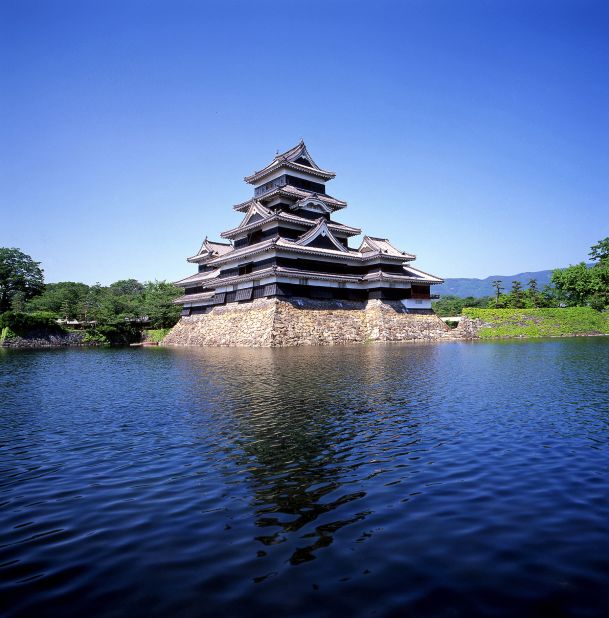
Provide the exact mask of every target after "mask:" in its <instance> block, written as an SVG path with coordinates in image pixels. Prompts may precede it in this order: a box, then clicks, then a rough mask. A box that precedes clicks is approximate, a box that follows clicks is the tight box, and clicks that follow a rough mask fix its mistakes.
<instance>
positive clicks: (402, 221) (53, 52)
mask: <svg viewBox="0 0 609 618" xmlns="http://www.w3.org/2000/svg"><path fill="white" fill-rule="evenodd" d="M0 62H1V64H0V118H1V123H0V208H1V211H2V214H1V220H0V245H1V246H16V247H19V248H21V249H22V250H23V251H25V252H26V253H29V254H30V255H32V256H33V257H34V258H35V259H36V260H39V261H41V262H42V266H43V267H44V269H45V273H46V279H47V281H49V282H52V281H64V280H72V281H84V282H86V283H94V282H96V281H100V282H101V283H104V284H107V283H110V282H112V281H115V280H117V279H123V278H129V277H135V278H137V279H140V280H153V279H169V280H175V279H178V278H181V277H183V276H186V275H188V274H190V273H191V272H192V271H193V268H192V266H191V265H189V264H187V263H186V262H185V258H186V257H187V256H188V255H192V254H193V253H194V252H195V251H196V250H197V248H198V246H199V245H200V243H201V240H202V238H203V237H204V236H205V235H206V234H207V235H209V236H210V238H214V237H218V236H219V233H220V232H221V231H222V230H225V229H229V228H232V227H234V226H235V225H237V224H238V223H239V220H240V218H239V215H238V213H235V212H234V211H233V210H232V208H231V206H232V205H233V204H235V203H237V202H240V201H243V200H245V199H247V198H248V197H249V196H250V195H251V193H252V188H251V187H250V186H249V185H247V184H245V183H244V182H243V180H242V179H243V176H245V175H246V174H249V173H251V172H252V171H254V170H255V169H260V168H261V167H263V166H264V165H265V164H266V163H268V162H269V160H270V159H272V157H273V155H274V153H275V152H276V150H277V149H280V150H284V149H287V148H289V147H291V146H292V145H294V144H295V143H296V142H298V140H299V139H300V138H301V137H302V138H304V139H305V141H306V143H307V145H308V147H309V150H310V152H311V154H312V155H313V157H314V158H315V159H316V161H317V163H318V164H320V165H321V166H322V167H325V168H328V169H332V170H334V171H336V172H337V177H336V179H335V180H333V181H331V182H330V183H329V184H328V192H329V193H330V194H332V195H335V196H336V197H339V198H342V199H345V200H347V201H348V203H349V207H348V208H347V209H346V210H344V211H342V212H340V213H338V216H337V217H336V218H337V220H339V221H342V222H345V223H349V224H352V225H357V226H358V227H361V228H362V229H363V230H364V232H366V233H369V234H371V235H374V236H385V237H389V238H390V239H391V240H392V241H393V242H394V244H395V245H397V246H398V247H399V248H400V249H404V250H407V251H410V252H414V253H416V254H417V255H418V260H417V262H416V265H418V266H419V267H420V268H422V269H423V270H426V271H429V272H432V273H435V274H438V275H440V276H446V277H459V276H463V277H485V276H487V275H491V274H505V275H509V274H513V273H516V272H519V271H525V270H539V269H545V268H554V267H558V266H566V265H568V264H570V263H576V262H578V261H580V260H582V259H585V258H586V256H587V253H588V250H589V247H590V245H591V244H593V243H595V242H596V241H597V240H598V239H600V238H604V237H605V236H609V200H608V196H609V68H608V67H609V5H608V4H607V3H606V2H587V1H586V0H578V1H573V2H560V1H559V0H552V1H548V2H535V1H527V2H518V1H499V0H498V1H495V2H492V1H487V2H476V1H463V2H436V1H433V0H430V1H423V0H420V1H411V2H408V1H404V2H388V1H382V0H381V1H378V0H377V1H375V2H372V1H371V2H365V3H364V2H347V1H337V0H325V1H316V0H312V1H308V2H302V1H300V2H292V1H287V0H283V1H282V2H270V1H264V0H262V1H261V0H256V1H255V2H234V1H231V0H224V1H222V2H220V1H218V2H213V3H212V2H209V3H206V2H203V1H198V2H195V1H192V2H186V1H181V0H172V1H166V2H160V1H154V0H152V1H150V0H148V1H143V0H142V1H130V0H121V1H120V2H113V1H111V0H105V1H101V0H100V1H95V2H94V1H91V2H87V1H83V0H81V1H78V2H68V1H62V0H56V1H53V0H46V1H41V2H32V1H28V0H19V1H15V2H9V1H0Z"/></svg>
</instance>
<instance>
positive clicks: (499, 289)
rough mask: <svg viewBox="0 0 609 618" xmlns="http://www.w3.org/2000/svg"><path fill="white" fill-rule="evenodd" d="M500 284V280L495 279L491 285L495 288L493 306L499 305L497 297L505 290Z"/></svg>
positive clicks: (501, 282)
mask: <svg viewBox="0 0 609 618" xmlns="http://www.w3.org/2000/svg"><path fill="white" fill-rule="evenodd" d="M502 284H503V281H501V279H495V280H494V281H493V282H492V284H491V285H492V286H493V287H494V288H495V305H499V297H500V296H501V294H502V292H503V290H504V289H505V288H504V287H503V285H502Z"/></svg>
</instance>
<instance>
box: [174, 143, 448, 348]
mask: <svg viewBox="0 0 609 618" xmlns="http://www.w3.org/2000/svg"><path fill="white" fill-rule="evenodd" d="M334 177H335V174H334V172H331V171H327V170H324V169H322V168H320V167H319V166H318V165H317V163H316V162H315V161H314V160H313V158H312V157H311V155H310V154H309V151H308V150H307V147H306V145H305V144H304V142H303V141H301V142H300V143H299V144H297V145H296V146H295V147H293V148H291V149H290V150H287V151H286V152H283V153H281V154H277V155H276V156H275V158H274V159H273V160H272V161H271V162H270V163H269V164H268V165H267V166H266V167H264V168H262V169H261V170H259V171H257V172H254V173H253V174H251V175H250V176H246V178H245V181H246V182H247V183H249V184H251V185H253V187H254V195H253V197H252V198H250V199H249V200H247V201H245V202H243V203H241V204H236V205H235V206H233V208H234V210H236V211H237V212H239V213H243V219H242V220H241V223H239V225H238V226H237V227H235V228H233V229H230V230H227V231H225V232H223V233H222V234H221V236H222V238H223V239H225V241H228V242H216V241H210V240H208V239H207V238H205V240H204V241H203V243H202V245H201V247H200V249H199V250H198V251H197V253H196V254H195V255H193V256H192V257H189V258H188V261H189V262H191V263H193V264H196V265H197V268H198V272H197V273H196V274H194V275H191V276H189V277H186V278H184V279H182V280H180V281H178V282H176V284H177V285H178V286H180V287H182V288H184V295H183V296H181V297H180V298H179V299H177V301H176V302H177V303H179V304H181V305H182V318H181V321H180V323H178V326H177V327H176V328H175V329H174V331H175V333H172V335H173V337H172V336H171V335H170V336H169V338H168V343H172V342H173V343H197V342H198V343H199V344H202V345H257V343H256V341H257V340H255V341H254V342H253V343H248V341H249V340H248V339H247V338H246V340H245V342H244V341H243V340H242V339H243V338H242V337H241V335H240V334H239V330H240V326H239V325H240V324H241V326H244V325H245V324H246V323H247V322H248V320H250V318H251V316H249V317H246V312H247V310H248V309H251V310H252V311H254V313H256V312H259V311H260V310H261V309H262V308H266V309H269V308H271V307H274V308H275V313H276V311H277V310H278V309H280V308H284V309H287V308H288V305H289V306H290V307H291V310H293V311H296V312H297V311H298V310H300V311H301V312H302V311H304V312H306V311H316V312H317V313H316V314H315V315H316V319H321V317H322V316H323V315H326V317H327V315H328V314H327V313H326V314H324V313H323V312H324V311H325V312H328V311H329V312H331V313H332V316H333V325H334V326H336V325H338V326H337V327H338V328H339V329H340V328H341V326H340V323H341V321H342V326H343V327H345V328H346V325H347V321H348V320H349V319H352V318H353V317H354V316H353V315H350V316H349V315H347V310H351V311H353V310H355V311H357V310H360V311H368V312H369V311H370V309H371V308H372V307H375V308H376V309H378V310H385V311H388V310H390V311H391V312H392V313H393V314H396V315H398V314H399V315H410V316H413V315H418V316H426V317H427V318H429V320H431V322H430V323H431V325H432V330H433V329H439V331H443V330H445V329H444V328H443V324H442V325H440V324H438V322H440V321H439V320H438V318H436V316H435V315H433V311H432V309H431V299H432V295H431V293H430V287H431V286H433V285H435V284H439V283H442V282H443V280H442V279H441V278H439V277H436V276H434V275H430V274H429V273H426V272H423V271H422V270H419V269H418V268H415V267H414V266H413V265H412V263H413V262H414V260H415V259H416V256H414V255H412V254H411V253H408V252H406V251H401V250H399V249H397V248H396V247H395V246H394V245H393V244H392V243H391V242H390V241H389V240H388V239H387V238H377V237H373V236H363V239H362V241H361V242H360V244H359V246H358V247H357V248H355V247H351V246H349V239H350V238H352V237H354V236H358V235H360V234H361V230H360V229H359V228H357V227H352V226H349V225H346V224H344V223H339V222H338V221H336V220H335V219H334V216H335V215H336V213H338V212H339V211H342V210H343V209H344V208H346V206H347V203H346V202H344V201H342V200H340V199H337V198H335V197H332V196H331V195H329V194H328V193H326V183H327V182H328V181H330V180H332V179H333V178H334ZM278 303H283V304H278ZM341 310H343V311H342V313H341ZM337 312H338V313H337ZM220 315H224V316H225V319H224V320H223V321H224V322H227V321H228V322H230V323H231V324H232V327H233V328H234V329H235V333H234V335H230V334H228V331H227V330H226V329H225V330H224V332H218V333H215V331H214V328H215V327H213V326H212V323H215V322H217V320H215V318H214V317H213V316H216V317H218V316H220ZM273 315H274V317H273V320H272V321H273V323H275V322H277V320H276V315H275V314H273ZM303 315H304V314H303ZM303 315H301V316H300V317H299V318H298V319H296V322H298V321H299V320H301V319H302V317H303ZM336 315H338V316H341V315H342V318H341V317H338V321H337V322H336V324H335V321H334V317H336ZM208 316H209V317H208ZM239 316H240V317H239ZM206 317H208V319H207V320H205V319H204V318H206ZM294 317H295V318H296V314H294ZM197 318H199V319H198V320H197ZM244 320H245V321H244ZM429 320H428V321H429ZM288 321H289V320H288ZM385 321H386V320H385ZM398 321H399V320H398ZM401 321H402V322H403V324H404V325H406V324H407V321H404V319H403V318H401ZM360 322H361V320H360ZM312 323H313V324H314V325H315V319H313V321H312ZM189 324H190V328H189V327H188V325H189ZM205 324H207V327H206V326H205ZM412 324H414V323H413V322H412V320H411V321H410V322H408V328H406V330H404V329H402V330H403V332H402V333H400V332H398V331H399V327H397V329H398V331H396V332H395V333H390V334H388V335H387V334H386V336H383V335H380V336H379V337H376V338H380V339H382V340H404V339H411V338H419V337H416V336H414V337H412V336H410V335H409V334H408V333H410V334H411V335H412V332H411V330H410V326H411V325H412ZM195 325H196V327H195ZM292 326H293V327H294V328H296V326H295V323H294V324H292ZM334 326H333V328H334ZM368 326H370V325H368ZM249 328H251V324H250V326H249ZM269 328H270V330H269V329H266V330H264V329H263V330H264V336H263V339H264V342H263V343H260V345H291V344H297V343H303V342H304V343H337V342H343V339H344V336H338V338H336V337H334V336H333V335H330V336H326V335H327V334H328V332H329V330H328V329H326V330H324V328H323V324H322V326H321V327H320V328H321V330H320V329H319V328H317V326H314V328H313V331H315V332H309V333H307V332H302V333H301V334H300V336H296V337H295V338H294V337H293V336H292V337H290V338H289V341H288V343H285V342H284V341H283V340H284V338H283V337H282V336H279V335H278V333H277V329H276V328H275V330H274V327H273V325H272V324H271V325H270V327H269ZM294 328H291V329H289V330H290V331H291V332H292V334H293V331H294ZM303 328H304V329H305V331H307V329H308V330H311V329H310V328H309V327H306V326H303ZM354 328H355V330H354V331H353V332H352V333H351V335H347V339H346V340H347V341H357V340H358V339H360V338H362V337H364V338H366V339H370V338H372V339H375V337H374V332H376V331H375V327H374V326H373V327H372V337H371V336H370V335H371V333H370V332H369V331H370V328H368V327H366V328H364V327H362V328H363V330H362V328H358V327H354ZM229 330H230V329H229ZM330 330H332V329H330ZM347 330H349V329H348V328H347ZM189 331H192V332H190V333H189ZM195 331H196V332H197V333H198V335H197V336H194V335H193V333H194V332H195ZM267 331H268V332H267ZM356 331H357V332H356ZM407 331H408V332H407ZM177 333H182V336H178V334H177ZM324 333H326V335H324ZM216 335H217V336H216ZM259 335H260V333H259ZM193 337H194V339H193ZM424 338H430V337H428V336H426V337H424ZM301 339H303V341H300V340H301ZM326 339H327V341H326Z"/></svg>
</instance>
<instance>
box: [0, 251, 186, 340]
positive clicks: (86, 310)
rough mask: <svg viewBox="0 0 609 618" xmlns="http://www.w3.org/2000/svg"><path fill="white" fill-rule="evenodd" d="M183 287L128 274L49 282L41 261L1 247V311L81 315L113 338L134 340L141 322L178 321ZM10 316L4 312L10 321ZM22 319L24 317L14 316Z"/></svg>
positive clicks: (48, 316)
mask: <svg viewBox="0 0 609 618" xmlns="http://www.w3.org/2000/svg"><path fill="white" fill-rule="evenodd" d="M181 294H182V290H181V289H180V288H178V287H177V286H175V285H173V284H172V283H168V282H166V281H147V282H144V283H141V282H139V281H137V280H136V279H123V280H120V281H116V282H114V283H111V284H110V285H108V286H102V285H100V284H99V283H96V284H95V285H87V284H85V283H79V282H75V281H62V282H59V283H46V284H45V282H44V271H43V269H42V268H41V267H40V262H36V261H34V260H33V259H32V258H31V257H30V256H29V255H27V254H25V253H23V252H22V251H20V250H19V249H15V248H7V247H1V248H0V314H6V313H9V312H10V313H12V314H15V315H22V314H25V315H28V316H30V322H28V323H32V322H31V319H32V318H33V319H36V318H39V319H40V320H41V322H40V324H42V323H43V321H45V320H46V323H47V324H48V320H49V319H52V320H58V319H59V320H77V321H79V322H83V323H85V325H88V328H89V329H90V330H92V331H99V332H100V333H101V334H102V335H104V334H105V335H109V336H107V338H108V339H110V340H111V339H113V337H114V339H116V338H117V337H118V338H119V339H120V338H121V337H120V335H121V334H122V338H123V339H125V338H126V339H130V338H131V336H130V334H129V333H130V332H131V331H135V330H137V329H138V328H139V329H140V330H141V326H140V327H138V326H137V324H141V323H142V322H143V321H145V324H146V326H147V327H149V328H154V329H160V328H169V327H171V326H173V325H174V324H175V323H176V322H177V321H178V319H179V316H180V309H181V308H180V306H178V305H175V304H173V301H174V300H175V299H176V298H177V297H178V296H180V295H181ZM7 320H8V316H5V321H7ZM12 320H13V322H14V323H22V322H23V318H21V319H18V318H16V317H15V318H12Z"/></svg>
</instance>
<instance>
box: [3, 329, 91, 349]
mask: <svg viewBox="0 0 609 618" xmlns="http://www.w3.org/2000/svg"><path fill="white" fill-rule="evenodd" d="M82 338H83V333H65V334H59V335H51V334H48V333H32V334H31V335H28V336H27V337H11V338H10V339H4V341H2V342H1V343H0V347H2V348H14V349H19V350H27V349H36V348H66V347H71V346H85V345H90V344H86V343H83V340H82Z"/></svg>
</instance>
